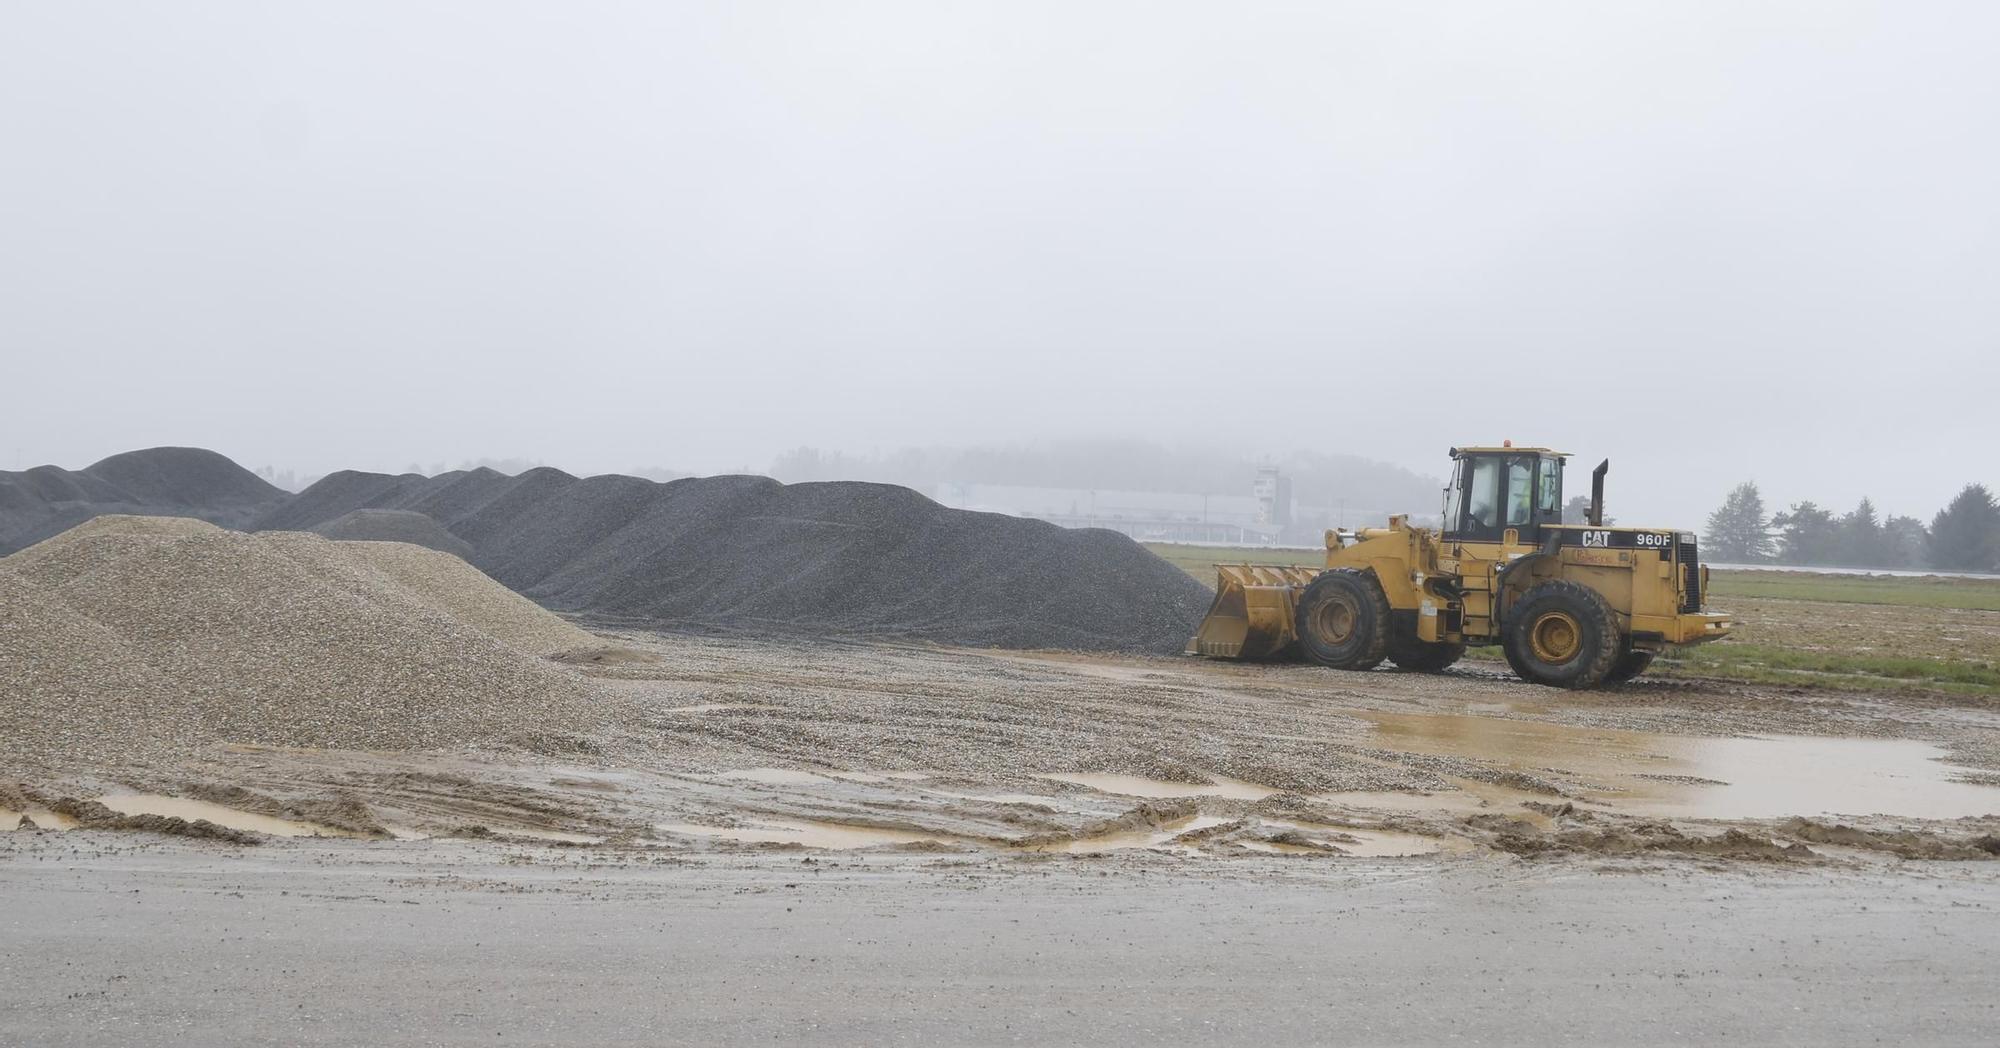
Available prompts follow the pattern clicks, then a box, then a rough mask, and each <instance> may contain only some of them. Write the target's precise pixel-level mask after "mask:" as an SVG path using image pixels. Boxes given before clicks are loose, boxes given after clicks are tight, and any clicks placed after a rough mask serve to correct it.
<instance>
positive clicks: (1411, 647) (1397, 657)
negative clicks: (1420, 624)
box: [1389, 636, 1465, 673]
mask: <svg viewBox="0 0 2000 1048" xmlns="http://www.w3.org/2000/svg"><path fill="white" fill-rule="evenodd" d="M1464 656H1465V642H1464V641H1456V642H1450V641H1428V640H1418V639H1416V638H1415V637H1401V636H1399V637H1391V638H1389V661H1390V662H1393V663H1395V664H1396V665H1397V666H1398V667H1400V668H1402V669H1406V670H1411V671H1413V672H1416V673H1441V672H1443V671H1444V670H1445V669H1446V668H1447V667H1449V666H1450V665H1451V664H1452V663H1454V662H1457V661H1458V660H1459V659H1461V658H1463V657H1464Z"/></svg>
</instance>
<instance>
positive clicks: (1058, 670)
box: [0, 630, 2000, 868]
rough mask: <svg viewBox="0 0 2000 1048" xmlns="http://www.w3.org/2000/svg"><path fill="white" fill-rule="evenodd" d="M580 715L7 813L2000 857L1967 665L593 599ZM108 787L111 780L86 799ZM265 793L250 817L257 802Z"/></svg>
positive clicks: (1986, 716) (1157, 845)
mask: <svg viewBox="0 0 2000 1048" xmlns="http://www.w3.org/2000/svg"><path fill="white" fill-rule="evenodd" d="M600 636H601V637H602V639H603V640H604V641H605V643H606V648H605V649H604V650H602V651H600V652H597V653H595V654H594V655H592V656H589V657H582V658H577V659H574V660H572V665H573V667H574V668H575V670H576V672H578V673H579V674H582V675H584V676H585V677H587V678H588V679H589V680H590V681H591V682H592V683H593V686H594V687H595V688H596V689H597V690H598V692H599V694H600V699H599V701H601V702H602V703H604V704H606V706H607V707H608V708H610V709H611V710H612V711H613V714H614V715H613V716H612V717H610V718H609V723H610V727H608V728H606V729H605V730H603V731H601V732H599V733H597V734H595V735H592V736H588V737H583V736H559V737H556V738H553V739H551V738H550V737H549V736H548V734H547V733H545V732H541V733H537V732H531V731H528V730H526V729H527V728H529V727H531V726H524V732H523V739H524V740H528V739H532V740H533V741H532V743H528V742H525V741H524V744H523V745H521V746H498V747H493V748H489V749H485V750H460V751H451V752H422V753H413V752H354V751H338V750H285V749H276V748H270V747H251V746H220V747H214V748H211V749H210V750H208V751H206V752H204V753H202V754H201V755H199V756H198V757H196V758H194V759H191V760H188V761H185V762H178V763H172V764H147V765H133V766H124V767H115V768H102V767H86V768H78V767H60V766H47V765H43V766H22V767H19V768H17V769H15V771H14V773H13V774H12V775H10V776H9V777H8V778H9V780H10V782H11V785H7V784H0V823H6V824H8V825H12V824H13V823H14V822H15V821H16V820H18V819H20V818H21V817H22V815H25V816H26V817H27V818H28V819H30V820H32V821H33V824H34V825H37V826H41V827H43V828H50V829H55V828H65V827H70V826H81V827H83V828H91V827H97V828H107V829H116V828H121V826H120V821H121V820H122V821H123V822H124V823H126V824H130V823H133V822H134V820H141V819H151V820H152V823H153V825H149V826H132V825H126V826H124V827H123V828H151V829H157V828H159V825H158V824H159V823H160V822H161V821H162V820H165V821H166V822H167V823H169V828H171V822H172V820H175V819H179V820H181V821H182V822H184V823H186V824H188V825H193V824H196V823H198V822H207V823H212V824H214V825H216V826H221V827H224V828H229V829H235V830H242V831H250V832H253V833H256V834H259V835H265V834H278V835H285V836H301V835H313V834H320V835H341V836H350V837H358V838H376V839H404V840H413V839H422V838H431V837H466V838H498V839H513V840H539V841H543V842H547V843H551V844H562V845H571V846H579V847H593V848H632V849H645V850H648V851H653V852H657V853H659V854H662V855H673V856H685V855H698V854H703V853H718V852H720V853H735V852H744V851H750V852H755V851H760V850H772V849H778V850H784V849H796V848H813V849H822V848H824V849H834V850H852V849H860V848H898V849H904V850H914V851H921V852H930V853H937V854H957V855H961V856H964V857H966V858H968V859H971V860H974V861H979V862H990V863H995V864H998V865H1001V866H1003V867H1004V866H1021V867H1023V868H1032V867H1034V866H1035V865H1036V864H1038V863H1041V862H1045V861H1047V860H1048V859H1049V858H1050V857H1051V856H1053V855H1056V854H1058V853H1071V854H1086V855H1091V856H1096V857H1097V859H1098V860H1099V861H1117V860H1118V859H1119V858H1120V857H1121V853H1126V852H1132V851H1142V852H1157V853H1159V854H1160V855H1165V856H1168V857H1172V858H1177V859H1179V860H1181V861H1185V862H1188V863H1195V864H1217V863H1222V864H1226V863H1228V862H1230V861H1232V860H1237V859H1242V858H1246V857H1256V856H1268V855H1272V854H1281V855H1285V856H1289V857H1292V858H1295V859H1298V860H1302V861H1314V860H1318V861H1340V860H1352V859H1359V858H1368V857H1387V856H1417V855H1423V856H1431V857H1433V858H1434V859H1436V860H1437V861H1491V860H1492V859H1493V858H1494V857H1497V856H1526V857H1531V858H1534V859H1536V860H1539V861H1556V860H1559V859H1562V858H1564V857H1582V858H1585V859H1593V860H1594V859H1599V858H1604V857H1630V856H1639V857H1648V856H1652V857H1658V856H1665V857H1685V858H1691V859H1698V860H1703V861H1744V862H1754V863H1787V864H1800V863H1815V864H1848V865H1854V864H1863V865H1865V864H1881V863H1894V862H1899V861H1903V860H1911V859H1922V860H1953V861H1976V862H1983V861H1987V860H1991V859H1994V858H1996V857H2000V731H1996V730H1995V729H1996V727H2000V711H1996V710H1993V709H1990V708H1988V706H1987V704H1986V703H1985V701H1984V700H1981V699H1967V698H1955V697H1951V696H1943V695H1939V696H1926V695H1921V694H1919V695H1909V694H1898V695H1895V696H1877V695H1867V694H1857V693H1852V692H1835V691H1826V692H1816V691H1806V690H1774V689H1768V688H1757V687H1750V686H1743V685H1733V684H1719V683H1709V682H1701V681H1685V680H1671V681H1669V680H1645V679H1642V680H1641V681H1639V682H1636V683H1635V684H1633V685H1630V686H1627V687H1623V688H1619V689H1615V690H1609V691H1603V692H1592V693H1568V692H1559V691H1553V690H1549V689H1543V688H1538V687H1533V686H1530V685H1526V684H1523V683H1521V682H1519V681H1516V680H1514V679H1512V678H1510V677H1507V676H1505V675H1503V674H1499V673H1497V672H1493V671H1491V670H1487V669H1485V668H1483V667H1479V666H1476V665H1475V666H1471V667H1469V668H1462V669H1458V670H1455V671H1454V672H1451V673H1448V674H1444V675H1421V674H1406V673H1399V672H1393V671H1387V670H1384V671H1377V672H1372V673H1365V674H1355V673H1339V672H1332V671H1325V670H1320V669H1317V668H1313V667H1307V666H1298V665H1269V666H1265V665H1244V664H1233V663H1222V662H1211V661H1204V660H1197V659H1190V658H1176V657H1134V656H1102V655H1069V654H1060V653H1021V652H1002V651H990V650H963V649H946V648H936V647H927V646H917V645H894V644H879V643H840V642H831V641H804V640H793V641H784V640H771V639H768V638H762V639H750V638H745V637H740V636H732V635H692V634H667V635H663V634H657V633H649V632H642V631H631V630H622V631H621V630H602V631H600ZM97 805H102V807H101V808H100V807H97ZM258 820H262V821H261V822H260V821H258Z"/></svg>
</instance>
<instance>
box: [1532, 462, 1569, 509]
mask: <svg viewBox="0 0 2000 1048" xmlns="http://www.w3.org/2000/svg"><path fill="white" fill-rule="evenodd" d="M1562 501H1563V464H1562V460H1561V459H1555V458H1545V459H1543V460H1542V478H1541V493H1540V495H1539V497H1538V498H1536V500H1535V508H1536V509H1538V510H1540V511H1541V515H1542V519H1543V520H1545V521H1559V520H1561V519H1562Z"/></svg>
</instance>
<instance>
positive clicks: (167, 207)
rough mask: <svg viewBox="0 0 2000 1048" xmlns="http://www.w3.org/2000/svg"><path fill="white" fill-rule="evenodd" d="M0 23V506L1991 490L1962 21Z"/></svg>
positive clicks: (717, 6)
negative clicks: (902, 469)
mask: <svg viewBox="0 0 2000 1048" xmlns="http://www.w3.org/2000/svg"><path fill="white" fill-rule="evenodd" d="M4 25H5V30H4V32H0V364H3V365H4V370H0V390H4V396H0V404H4V410H0V466H5V467H7V468H21V467H23V466H26V465H33V464H39V463H43V462H54V463H56V464H59V465H64V466H69V467H79V466H82V465H85V464H87V463H89V462H90V461H92V460H94V459H96V458H99V457H101V456H103V455H105V454H109V453H111V452H115V451H121V450H127V449H130V448H135V447H144V446H150V445H156V444H193V445H200V446H206V447H212V448H215V449H217V450H219V451H222V452H224V453H226V454H228V455H231V456H232V457H235V458H236V459H238V460H239V461H242V462H244V463H245V464H246V465H251V466H258V465H263V464H266V463H269V464H274V465H277V466H279V467H280V468H292V469H296V470H299V471H301V472H321V471H326V470H331V469H335V468H341V467H357V468H372V469H400V468H401V467H402V466H404V465H405V464H407V463H410V462H413V461H418V462H427V463H428V462H434V461H454V462H455V461H457V460H461V459H465V458H475V457H481V456H493V457H506V456H523V457H530V458H536V459H541V460H544V461H548V462H550V463H553V464H557V465H562V466H564V467H565V468H569V469H572V470H575V471H582V472H591V471H612V470H623V469H626V468H629V467H632V466H635V465H644V464H657V465H664V466H673V467H678V468H681V469H687V470H694V471H712V470H719V469H725V468H728V467H731V466H738V465H743V464H750V465H755V466H762V465H765V464H767V463H768V462H769V461H770V460H771V458H772V457H773V456H774V455H775V454H777V453H778V452H780V451H782V450H784V449H786V448H789V447H793V446H797V445H801V444H811V445H817V446H820V447H825V448H830V449H843V450H848V451H857V452H865V451H869V450H874V449H887V448H893V447H897V446H901V445H912V444H915V445H939V444H975V443H988V442H1021V441H1032V440H1036V439H1045V438H1052V437H1063V436H1082V435H1114V434H1116V435H1133V436H1143V437H1150V438H1156V439H1159V440H1162V441H1165V442H1169V443H1177V442H1185V441H1215V442H1223V443H1226V444H1231V445H1236V446H1240V447H1243V448H1244V449H1246V450H1258V449H1268V450H1278V449H1281V448H1288V447H1318V448H1324V449H1327V450H1349V451H1353V452H1356V453H1359V454H1363V455H1367V456H1371V457H1376V458H1381V459H1385V460H1389V461H1393V462H1397V463H1400V464H1403V465H1406V466H1409V467H1411V468H1414V469H1418V470H1422V471H1426V472H1429V473H1433V474H1439V475H1441V474H1442V472H1443V456H1444V452H1445V449H1446V448H1447V447H1448V446H1450V445H1452V444H1455V443H1475V442H1497V441H1499V440H1502V439H1513V440H1514V441H1516V442H1517V443H1531V442H1533V443H1550V444H1554V445H1557V446H1559V447H1562V448H1564V449H1565V450H1570V451H1574V452H1577V453H1578V454H1579V455H1581V456H1583V457H1585V458H1586V459H1587V460H1588V463H1590V464H1594V463H1595V461H1596V460H1597V458H1599V457H1602V456H1609V457H1611V458H1612V459H1613V460H1614V468H1613V474H1612V483H1611V486H1612V491H1613V503H1614V509H1615V512H1617V514H1618V515H1619V516H1620V517H1621V518H1624V519H1626V520H1627V521H1628V522H1632V523H1638V522H1640V521H1641V520H1642V519H1643V520H1645V521H1646V522H1649V523H1657V524H1662V525H1667V524H1681V525H1689V526H1692V525H1698V524H1699V523H1700V522H1701V520H1702V518H1703V517H1704V516H1705V515H1706V513H1707V512H1708V511H1709V510H1710V509H1711V508H1713V506H1714V504H1715V503H1716V502H1717V501H1719V499H1720V498H1721V496H1722V495H1723V493H1724V492H1725V491H1726V490H1727V489H1728V487H1729V486H1730V485H1731V484H1733V483H1734V482H1735V481H1737V480H1739V479H1743V478H1755V479H1757V480H1759V481H1760V482H1762V483H1763V485H1764V487H1765V491H1766V494H1767V496H1769V497H1770V498H1771V499H1772V500H1773V501H1778V500H1787V501H1788V500H1791V499H1796V498H1803V497H1811V498H1816V499H1819V500H1821V501H1823V502H1830V503H1834V504H1836V505H1838V506H1839V507H1840V508H1846V506H1848V505H1850V504H1852V502H1853V501H1854V500H1855V499H1857V498H1859V497H1860V496H1861V495H1863V494H1864V493H1865V494H1871V495H1873V496H1875V498H1876V500H1877V502H1878V503H1879V504H1880V505H1881V506H1882V508H1883V509H1884V510H1885V511H1893V512H1908V513H1919V514H1922V515H1923V516H1925V517H1926V518H1927V517H1928V516H1929V515H1930V513H1931V512H1933V511H1934V510H1936V509H1937V508H1938V507H1939V506H1940V505H1941V504H1942V503H1943V502H1944V501H1945V500H1946V499H1948V498H1949V497H1950V496H1951V495H1952V494H1953V493H1954V492H1955V491H1956V490H1957V489H1958V488H1959V487H1960V486H1961V485H1963V484H1964V483H1965V482H1967V481H1969V480H1975V479H1977V480H1982V481H1986V482H1989V483H1992V482H1995V481H2000V471H1996V466H1995V462H1996V457H1995V454H1994V451H1993V445H1994V443H1995V442H1996V438H2000V419H1996V413H2000V396H1996V394H2000V218H1997V217H1996V216H2000V60H1996V58H1995V51H1994V48H1995V41H1996V40H2000V5H1994V4H1991V3H1965V4H1947V3H1910V2H1904V3H1883V4H1865V5H1864V4H1836V3H1826V2H1811V3H1797V4H1781V3H1753V4H1741V3H1710V4H1692V3H1658V4H1613V3H1605V2H1602V0H1592V2H1588V3H1578V4H1573V5H1571V4H1558V3H1547V2H1539V3H1533V4H1494V3H1488V2H1479V3H1468V4H1463V5H1449V4H1438V5H1423V6H1422V7H1421V8H1419V7H1418V6H1417V5H1408V4H1391V3H1366V4H1351V5H1350V4H1337V3H1328V2H1314V3H1301V4H1296V5H1278V4H1185V5H1182V4H1166V3H1158V2H1147V3H1134V4H1113V3H1096V4H1088V3H1075V2H1063V3H1049V4H1032V3H1024V2H1020V0H1014V2H1007V3H995V4H952V3H941V2H936V0H925V2H916V3H909V4H872V3H801V4H796V5H792V4H775V3H756V4H750V3H714V4H705V5H668V4H658V3H646V4H630V5H614V4H585V3H546V4H540V5H510V4H498V3H492V2H486V0H481V2H477V3H430V4H403V3H396V4H386V3H385V4H362V3H346V4H318V5H311V9H308V5H305V4H291V3H287V4H267V3H244V4H226V3H201V4H138V3H133V4H81V3H28V2H19V0H7V2H6V3H5V5H4ZM1582 483H1587V481H1584V482H1582ZM1246 484H1247V479H1246ZM1578 490H1581V488H1580V487H1579V488H1578Z"/></svg>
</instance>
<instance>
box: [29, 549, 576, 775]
mask: <svg viewBox="0 0 2000 1048" xmlns="http://www.w3.org/2000/svg"><path fill="white" fill-rule="evenodd" d="M593 643H594V642H593V640H592V638H591V637H590V636H589V634H586V633H584V632H582V631H581V630H578V629H576V628H575V627H573V626H570V625H569V624H568V623H565V622H563V621H562V620H561V619H559V618H557V617H556V616H554V615H552V614H550V613H549V612H547V611H545V610H543V609H542V608H539V607H537V606H535V605H534V604H532V603H531V602H529V601H527V600H525V599H523V598H521V597H520V596H519V595H517V594H514V593H512V592H509V591H508V590H507V589H506V588H505V587H503V586H501V585H499V584H498V583H496V582H494V581H493V580H492V579H490V578H488V577H486V576H485V575H483V574H481V573H480V572H479V571H477V570H476V569H474V568H472V567H471V566H469V565H466V564H465V563H464V562H462V561H459V560H458V559H457V558H454V557H451V556H450V555H448V554H443V553H439V552H436V551H433V550H427V549H422V548H419V547H414V546H407V545H402V544H397V543H383V542H335V541H331V540H328V539H324V538H321V537H319V536H316V535H307V534H285V533H277V534H264V535H246V534H239V533H234V532H229V531H224V530H223V529H221V528H218V527H216V526H214V525H211V524H207V523H203V522H201V521H197V520H190V519H180V518H144V517H128V516H101V517H98V518H96V519H95V520H93V521H91V522H89V523H86V524H83V525H80V526H78V527H76V528H73V529H71V530H69V531H67V532H64V533H63V534H61V535H58V536H56V537H54V538H51V539H48V540H46V541H43V542H41V543H38V544H37V545H35V546H32V547H29V548H28V549H25V550H22V551H20V552H18V553H15V554H13V555H11V556H8V557H5V558H0V692H4V693H5V695H6V696H7V700H8V701H7V702H6V703H4V704H0V757H4V756H10V755H11V756H24V757H38V758H44V759H57V758H75V759H88V760H93V761H105V760H117V759H121V758H132V757H139V756H145V755H149V754H155V753H159V752H186V751H188V750H191V749H193V748H196V747H199V746H201V745H203V744H207V743H213V742H223V741H227V742H238V743H253V744H263V745H274V746H302V747H329V748H356V749H421V748H432V747H453V746H463V745H470V744H486V743H523V744H528V745H535V744H537V742H538V740H543V741H546V740H548V739H551V738H556V737H563V736H568V735H571V734H574V733H580V732H583V731H587V730H588V729H589V727H590V726H592V725H594V724H595V723H596V716H597V714H596V708H595V703H594V702H593V701H592V699H591V697H590V692H589V691H588V690H587V689H586V687H585V686H584V684H583V683H582V682H580V681H579V680H577V679H576V678H575V677H573V676H572V675H571V674H570V673H568V672H567V671H565V670H563V669H562V668H560V667H558V666H556V665H554V664H552V663H550V662H548V661H547V660H545V659H543V658H542V657H541V656H544V655H549V654H553V653H556V652H559V651H565V650H570V649H574V648H579V647H588V646H591V645H592V644H593Z"/></svg>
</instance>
